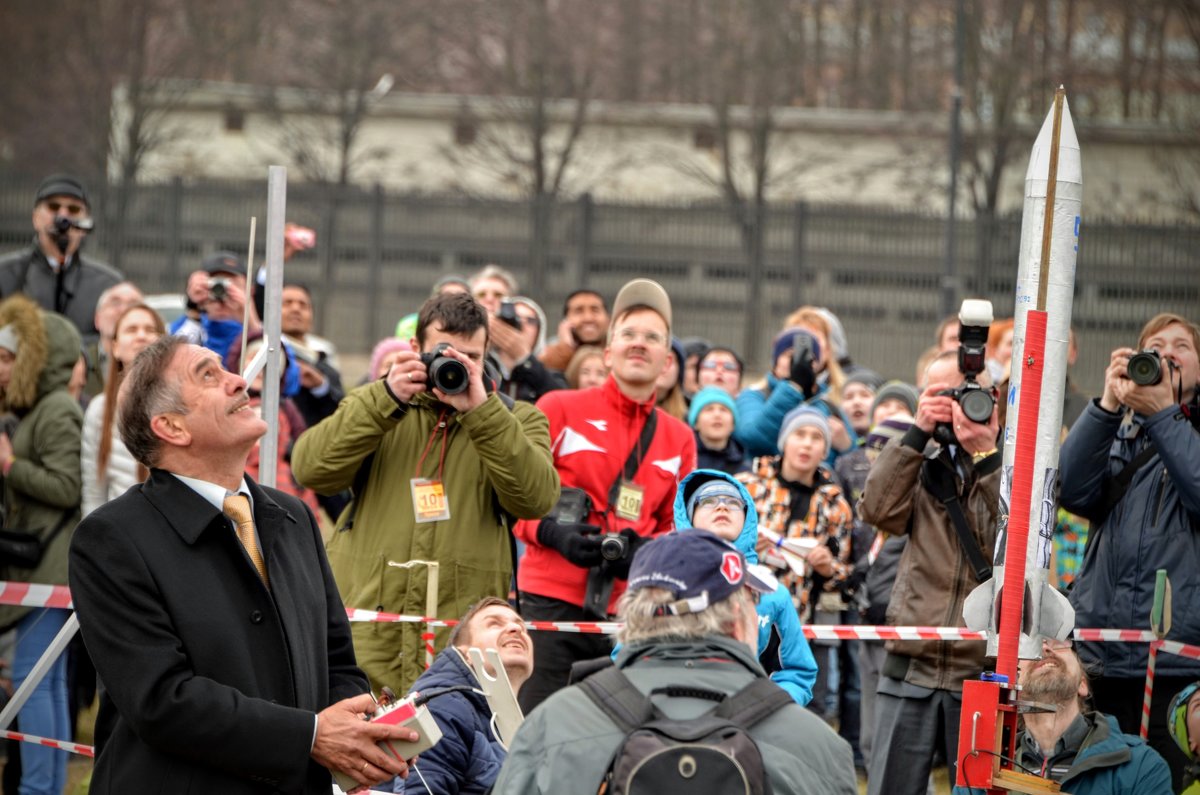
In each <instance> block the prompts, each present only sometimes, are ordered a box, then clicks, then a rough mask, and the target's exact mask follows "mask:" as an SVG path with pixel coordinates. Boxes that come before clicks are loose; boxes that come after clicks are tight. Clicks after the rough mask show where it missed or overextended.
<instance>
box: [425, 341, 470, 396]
mask: <svg viewBox="0 0 1200 795" xmlns="http://www.w3.org/2000/svg"><path fill="white" fill-rule="evenodd" d="M449 347H450V346H449V345H447V344H446V343H444V342H443V343H440V344H439V345H438V346H437V347H435V348H434V349H433V350H432V351H430V352H429V353H423V354H421V362H422V363H424V365H425V370H426V372H428V373H429V383H430V384H432V385H433V386H434V387H436V388H437V389H440V390H442V392H443V393H444V394H447V395H457V394H458V393H459V392H465V391H466V389H467V366H466V365H465V364H463V363H462V362H460V361H459V360H458V359H451V358H450V357H449V356H447V355H446V353H445V351H446V349H447V348H449Z"/></svg>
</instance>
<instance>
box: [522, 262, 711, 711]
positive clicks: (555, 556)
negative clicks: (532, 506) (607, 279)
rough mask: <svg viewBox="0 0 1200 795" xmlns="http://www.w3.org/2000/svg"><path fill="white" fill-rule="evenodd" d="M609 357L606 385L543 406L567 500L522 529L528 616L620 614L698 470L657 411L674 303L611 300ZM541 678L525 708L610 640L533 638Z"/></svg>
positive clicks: (623, 296)
mask: <svg viewBox="0 0 1200 795" xmlns="http://www.w3.org/2000/svg"><path fill="white" fill-rule="evenodd" d="M612 317H613V321H612V326H611V328H610V329H609V332H608V345H607V347H606V348H605V351H604V362H605V364H606V365H607V366H608V368H609V371H610V373H609V376H608V380H607V381H606V382H605V383H604V384H603V385H602V386H598V387H593V388H591V389H584V390H579V391H557V392H551V393H549V394H547V395H546V396H545V397H543V398H542V399H541V400H539V401H538V404H537V405H538V408H539V409H541V410H542V411H543V412H545V414H546V416H547V417H548V418H549V420H550V434H551V437H552V438H553V439H554V450H553V452H554V465H555V467H556V468H557V469H558V472H559V475H560V476H561V477H562V485H563V488H562V497H561V498H560V500H559V502H558V504H557V505H555V506H554V511H553V512H551V513H550V515H549V516H546V518H544V519H542V520H541V521H527V522H520V523H518V524H517V528H516V532H517V537H518V538H520V539H521V540H522V541H524V542H525V544H526V549H525V557H524V559H523V560H522V561H521V568H520V571H519V572H518V573H517V587H518V589H519V590H520V592H521V614H522V615H523V616H524V617H525V618H526V619H530V620H542V621H596V620H604V619H606V618H608V617H609V616H611V615H613V614H615V613H616V605H617V600H618V599H619V598H620V596H621V594H622V593H623V592H624V590H625V580H626V579H627V578H628V577H629V564H630V563H631V562H632V560H633V556H634V553H635V552H636V551H637V549H638V547H639V546H641V544H642V543H643V542H645V541H647V540H648V539H650V538H652V537H656V536H660V535H663V534H664V533H669V532H671V530H673V529H674V527H675V517H674V501H675V485H676V484H677V483H678V482H679V479H680V478H681V477H683V476H684V475H686V474H688V473H689V472H691V471H692V470H693V469H695V467H696V442H695V440H694V438H693V436H692V432H691V430H690V429H689V428H688V427H687V426H686V425H684V424H683V423H682V422H680V421H679V420H677V419H675V418H674V417H671V416H668V415H667V414H664V413H663V412H662V411H659V410H658V409H657V408H656V407H655V382H656V381H657V379H658V377H659V375H660V374H661V373H662V371H663V368H664V367H666V364H667V353H668V351H669V350H670V340H671V299H670V298H668V297H667V293H666V291H665V290H664V289H663V288H662V285H660V284H658V283H657V282H654V281H651V280H650V279H634V280H633V281H631V282H629V283H627V284H626V285H625V286H624V287H622V288H621V291H620V292H619V293H618V294H617V300H616V301H615V302H614V303H613V314H612ZM533 649H534V659H535V661H536V665H535V666H534V672H533V676H532V677H531V678H530V680H529V681H528V682H527V683H526V685H525V687H524V688H522V690H521V708H522V709H523V710H525V712H526V713H528V712H529V711H530V710H531V709H533V708H534V707H535V706H537V705H538V704H540V703H541V702H542V701H543V700H545V699H546V697H547V696H549V695H550V694H551V693H553V692H554V691H556V690H558V689H560V688H562V687H564V686H565V685H566V684H567V679H568V676H569V674H570V670H571V666H572V664H573V663H575V662H577V661H579V660H587V659H592V658H594V657H600V656H603V655H606V654H608V653H609V652H611V651H612V646H611V644H610V643H609V641H608V639H607V638H605V637H604V636H601V635H584V634H575V633H567V632H535V633H534V634H533Z"/></svg>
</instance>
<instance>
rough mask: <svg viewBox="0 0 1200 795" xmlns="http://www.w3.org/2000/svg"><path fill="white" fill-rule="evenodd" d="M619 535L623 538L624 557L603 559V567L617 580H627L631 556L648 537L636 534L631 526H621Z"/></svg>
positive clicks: (631, 561)
mask: <svg viewBox="0 0 1200 795" xmlns="http://www.w3.org/2000/svg"><path fill="white" fill-rule="evenodd" d="M620 535H621V537H622V538H624V539H625V547H626V549H625V557H623V558H621V559H620V560H606V561H604V569H605V571H607V572H608V573H609V574H611V575H612V576H613V577H615V578H616V579H618V580H628V579H629V566H630V565H631V564H632V563H633V556H634V555H635V554H637V551H638V548H639V547H641V546H642V544H645V543H646V542H647V541H649V540H650V539H649V538H647V537H645V536H640V535H638V534H637V531H636V530H634V529H633V528H632V527H624V528H621V532H620Z"/></svg>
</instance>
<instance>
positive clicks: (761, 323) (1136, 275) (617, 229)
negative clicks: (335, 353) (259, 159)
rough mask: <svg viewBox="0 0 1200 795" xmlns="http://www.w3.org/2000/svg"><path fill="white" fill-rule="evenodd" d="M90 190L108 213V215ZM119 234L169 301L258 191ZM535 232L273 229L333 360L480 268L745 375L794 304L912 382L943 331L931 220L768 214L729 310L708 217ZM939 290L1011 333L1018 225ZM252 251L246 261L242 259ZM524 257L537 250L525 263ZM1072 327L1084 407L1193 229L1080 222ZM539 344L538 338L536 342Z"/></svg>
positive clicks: (188, 201) (244, 223)
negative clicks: (632, 309)
mask: <svg viewBox="0 0 1200 795" xmlns="http://www.w3.org/2000/svg"><path fill="white" fill-rule="evenodd" d="M7 182H8V184H6V181H5V180H3V179H0V250H11V249H14V248H17V247H19V246H20V245H24V244H27V243H28V241H29V239H30V235H31V231H30V227H29V211H30V202H31V194H32V186H30V185H26V184H23V183H22V184H12V180H8V181H7ZM113 192H114V190H112V189H110V191H109V194H110V195H109V201H108V202H107V203H108V204H112V205H116V204H117V203H116V202H115V201H112V193H113ZM125 206H126V210H125V217H124V218H123V219H121V218H114V217H111V216H112V215H113V213H112V212H111V211H109V213H108V215H105V210H106V208H105V207H102V206H101V207H97V208H96V211H97V230H96V232H95V233H94V235H93V237H94V239H93V240H90V241H89V242H88V250H89V251H90V252H91V254H92V255H93V256H96V257H98V258H101V259H104V260H106V261H108V262H109V263H110V264H113V265H115V266H117V267H119V268H120V269H122V270H123V271H124V272H125V273H126V274H127V275H128V276H129V277H130V278H131V279H133V280H134V281H136V282H137V283H139V284H140V285H141V286H142V287H143V289H145V290H146V291H147V292H181V291H182V289H183V286H184V284H185V282H186V279H187V274H188V273H189V272H190V271H191V270H192V269H194V268H195V267H196V266H197V265H198V264H199V262H200V260H201V259H202V258H203V256H204V255H205V254H207V253H209V252H211V251H214V250H217V249H222V248H226V249H230V250H233V251H237V252H239V253H244V251H245V248H246V240H247V238H248V229H249V219H250V217H251V216H258V218H259V223H260V225H262V224H264V223H265V220H266V219H265V213H266V182H265V180H264V181H262V182H261V183H258V182H255V183H228V182H226V183H212V182H204V183H185V182H184V181H182V180H175V181H173V182H170V183H166V184H155V185H141V186H138V187H137V188H136V189H135V190H134V191H133V193H132V194H131V195H130V196H129V197H128V202H127V203H126V205H125ZM546 212H547V216H546V217H547V218H548V224H547V226H548V229H547V231H546V233H545V234H544V235H543V236H541V239H540V240H539V239H537V236H533V235H531V233H530V229H531V219H532V217H533V213H532V207H531V204H530V202H527V201H507V200H500V199H486V200H484V199H474V198H465V197H455V196H425V195H411V194H407V195H402V194H390V193H386V192H384V191H383V190H381V189H379V188H376V189H374V190H362V189H348V190H342V191H336V190H332V189H322V188H320V187H317V186H313V185H307V184H293V185H292V186H291V187H290V189H289V195H288V218H289V220H292V221H296V222H298V223H302V224H305V225H307V226H311V227H313V228H315V229H316V230H317V241H318V244H317V248H316V249H315V250H313V251H310V252H305V253H304V254H301V255H299V256H297V257H296V258H294V259H293V260H292V262H290V263H289V265H288V268H289V277H290V278H295V279H299V280H301V281H304V282H306V283H307V284H309V286H310V287H312V288H314V295H315V296H316V298H315V300H316V303H317V313H318V319H319V322H320V331H321V333H323V334H324V335H325V336H328V337H330V338H332V339H333V341H334V342H335V343H337V344H338V346H339V347H340V348H342V349H343V350H346V351H366V350H369V348H370V347H371V346H372V344H373V343H374V342H375V341H376V340H377V339H378V338H380V337H382V336H385V335H387V334H390V333H391V332H392V330H393V329H394V326H395V323H396V321H397V319H398V318H400V317H402V316H403V315H405V314H407V313H409V312H411V311H413V310H414V309H415V308H416V307H417V306H419V305H420V303H421V301H422V300H424V298H425V297H426V296H427V294H428V290H429V287H430V286H431V285H432V284H433V282H434V281H435V280H436V279H437V278H438V277H440V276H442V275H445V274H448V273H461V274H464V275H465V274H469V273H470V272H471V271H473V270H475V269H476V268H478V267H480V266H482V265H483V264H485V263H488V262H496V263H499V264H501V265H504V266H506V267H508V268H510V269H512V270H513V271H514V272H515V273H516V275H517V276H518V278H521V279H527V278H528V276H529V274H530V272H531V269H530V267H529V264H530V263H531V262H533V261H535V260H536V261H538V262H539V263H541V266H540V270H541V272H542V273H543V274H544V275H543V277H542V278H541V280H540V283H539V284H522V288H521V289H522V292H523V293H526V294H528V295H529V296H530V297H532V298H534V299H535V300H537V301H539V302H541V303H542V304H543V307H544V308H545V309H546V313H547V315H548V317H549V318H550V320H551V325H552V326H553V325H555V323H556V321H557V318H558V317H559V313H560V307H561V303H562V299H563V298H564V297H565V296H566V294H567V293H569V292H570V291H571V290H573V289H576V288H578V287H581V286H587V287H590V288H593V289H596V290H599V291H600V292H602V293H604V294H606V295H607V296H609V297H610V299H611V297H612V296H613V295H615V293H616V291H617V289H619V287H620V285H621V284H622V283H624V282H625V281H626V280H628V279H629V278H632V277H635V276H647V277H651V278H654V279H657V280H659V281H660V282H662V283H663V285H664V286H666V288H667V289H668V291H669V292H670V294H671V297H672V301H673V304H674V312H675V332H676V334H677V335H678V336H681V337H685V336H702V337H705V338H707V339H710V340H713V341H714V342H721V343H724V344H728V345H732V346H734V347H735V348H739V349H741V348H742V345H743V343H744V341H745V340H746V339H747V334H746V332H747V329H749V328H751V326H752V324H757V328H756V332H757V339H758V340H760V341H761V343H760V344H759V345H758V346H757V347H758V348H759V349H760V350H758V351H745V350H743V351H742V352H743V353H746V354H747V356H746V358H747V359H748V360H749V361H751V362H753V363H754V365H755V367H756V368H761V367H762V366H764V365H765V359H766V356H765V353H766V350H765V346H766V342H767V341H769V340H770V338H771V336H772V335H773V334H774V333H775V332H776V331H777V330H778V328H779V325H780V323H781V322H782V320H783V318H784V317H785V316H786V315H787V313H788V312H790V311H791V310H792V309H794V308H795V307H797V306H799V305H800V304H803V303H809V304H818V305H823V306H827V307H829V308H830V309H831V310H832V311H833V312H835V313H836V314H837V315H839V317H840V318H841V319H842V321H843V324H844V325H845V327H846V330H847V332H848V335H849V338H850V346H851V353H852V355H853V357H854V358H855V360H856V361H858V362H860V363H862V364H865V365H867V366H869V367H872V368H874V369H876V370H878V371H880V372H881V373H882V374H884V375H886V376H889V377H900V378H905V379H907V380H911V379H912V378H914V368H915V363H916V360H917V358H918V357H919V356H920V354H921V352H922V351H923V350H924V349H925V348H926V347H927V346H928V345H929V344H931V343H932V334H933V329H934V327H935V326H936V325H937V323H938V321H939V320H940V319H941V317H942V316H943V307H942V300H943V299H942V286H943V284H944V279H945V276H944V274H943V269H944V264H943V262H944V255H945V252H944V246H945V242H944V241H945V232H946V228H945V227H946V223H945V219H944V218H942V217H940V216H937V215H933V214H929V213H924V212H919V211H906V210H896V209H880V208H870V207H859V206H822V205H814V204H792V205H775V206H772V207H770V208H769V210H768V212H767V214H766V217H765V218H764V220H763V223H762V229H763V246H762V252H763V254H762V257H763V263H762V269H761V271H760V272H761V273H762V274H763V279H762V282H761V287H762V289H761V292H760V295H761V296H762V299H761V300H760V301H759V305H757V306H750V305H748V300H747V292H748V291H747V283H746V281H747V279H746V274H747V273H748V271H749V266H748V263H747V256H746V253H745V252H746V251H747V247H746V245H745V241H743V239H742V237H741V230H740V228H739V226H738V225H737V224H736V223H735V222H734V220H733V217H732V215H731V213H730V212H729V211H728V209H727V208H726V207H724V206H723V205H721V204H720V203H712V204H705V205H690V206H664V205H650V204H635V203H628V204H612V203H597V202H594V201H592V200H591V198H590V197H587V196H584V197H582V198H579V199H575V200H571V201H561V202H557V203H555V202H551V203H549V206H548V207H547V208H546ZM958 227H959V228H958V234H957V252H956V254H957V256H956V262H955V269H956V270H955V276H954V279H953V285H954V287H955V288H956V289H957V292H958V294H959V296H960V297H982V298H988V299H991V300H992V301H993V302H994V304H995V308H996V316H997V317H1005V316H1008V315H1011V314H1012V307H1013V289H1014V284H1015V280H1016V271H1017V255H1018V243H1019V239H1020V218H1019V216H1004V217H991V218H979V219H974V220H960V221H959V222H958ZM261 239H262V238H261V236H260V238H259V240H260V256H261V248H262V246H261ZM538 246H541V247H542V250H540V251H539V250H535V247H538ZM1077 273H1078V278H1077V283H1076V290H1075V306H1074V313H1073V323H1074V326H1075V328H1076V330H1077V332H1078V339H1079V347H1080V358H1079V362H1078V364H1077V365H1076V368H1075V378H1076V380H1077V381H1078V382H1079V383H1080V384H1081V385H1082V386H1083V387H1084V388H1085V389H1088V390H1091V391H1093V392H1094V391H1096V390H1098V389H1099V387H1100V385H1101V383H1102V379H1103V371H1104V365H1105V363H1106V362H1107V359H1108V351H1109V350H1111V349H1112V348H1114V347H1116V346H1117V345H1121V344H1132V343H1133V342H1134V341H1135V340H1136V336H1137V332H1138V330H1139V329H1140V327H1141V325H1142V324H1143V323H1144V322H1145V320H1146V319H1148V318H1149V317H1150V316H1151V315H1153V314H1155V313H1157V312H1160V311H1175V312H1180V313H1181V314H1184V315H1186V316H1188V317H1191V318H1193V319H1197V318H1200V226H1186V225H1175V226H1156V225H1151V224H1137V223H1129V222H1115V221H1114V222H1108V221H1101V220H1092V219H1087V218H1085V219H1083V225H1082V231H1081V236H1080V248H1079V261H1078V266H1077ZM550 331H551V332H552V331H553V329H550Z"/></svg>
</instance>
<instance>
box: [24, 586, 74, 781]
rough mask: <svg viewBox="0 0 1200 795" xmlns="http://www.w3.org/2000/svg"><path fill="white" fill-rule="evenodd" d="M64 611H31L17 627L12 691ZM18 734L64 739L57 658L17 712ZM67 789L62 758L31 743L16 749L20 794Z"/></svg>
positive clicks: (62, 666) (62, 679)
mask: <svg viewBox="0 0 1200 795" xmlns="http://www.w3.org/2000/svg"><path fill="white" fill-rule="evenodd" d="M69 616H70V613H69V612H68V611H66V610H60V609H54V608H43V609H41V610H34V611H32V612H30V613H29V614H28V615H27V616H25V617H24V618H22V619H21V620H20V621H19V622H18V623H17V647H16V651H15V652H14V654H13V686H14V687H18V688H19V687H20V686H21V683H22V682H24V681H25V678H26V677H27V676H29V673H30V671H32V670H33V666H34V665H35V664H37V661H38V658H40V657H41V656H42V653H43V652H44V651H46V648H47V647H48V646H49V645H50V642H51V641H52V640H54V636H55V635H57V634H58V631H59V630H60V629H62V628H63V625H64V624H66V623H67V618H68V617H69ZM19 720H20V726H21V731H22V732H23V733H25V734H34V735H37V736H38V737H46V738H49V739H52V740H70V739H71V737H70V734H71V727H70V723H69V722H68V718H67V659H66V655H65V654H64V655H59V657H58V659H57V660H55V661H54V665H53V666H51V668H50V671H49V673H47V674H46V676H45V678H43V679H42V681H41V682H39V683H38V686H37V689H36V690H34V691H33V693H32V694H31V695H30V697H29V701H27V702H26V703H25V706H24V707H23V708H22V709H21V713H20V716H19ZM66 785H67V754H66V752H65V751H59V750H57V749H55V748H46V747H44V746H40V745H35V744H33V743H22V744H21V786H20V789H19V790H18V792H19V793H20V795H61V793H62V791H63V788H64V787H66Z"/></svg>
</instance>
